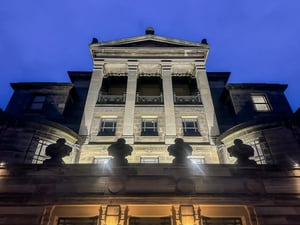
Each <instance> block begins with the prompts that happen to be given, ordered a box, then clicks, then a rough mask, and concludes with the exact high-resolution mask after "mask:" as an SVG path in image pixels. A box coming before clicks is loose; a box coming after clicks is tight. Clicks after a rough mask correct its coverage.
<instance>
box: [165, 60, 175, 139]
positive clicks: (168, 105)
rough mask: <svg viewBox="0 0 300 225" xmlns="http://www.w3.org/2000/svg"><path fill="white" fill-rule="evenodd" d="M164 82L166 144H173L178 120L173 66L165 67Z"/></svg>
mask: <svg viewBox="0 0 300 225" xmlns="http://www.w3.org/2000/svg"><path fill="white" fill-rule="evenodd" d="M162 80H163V92H164V110H165V124H166V126H165V130H166V134H165V144H173V143H174V140H175V138H176V120H175V109H174V99H173V86H172V75H171V66H168V65H163V67H162Z"/></svg>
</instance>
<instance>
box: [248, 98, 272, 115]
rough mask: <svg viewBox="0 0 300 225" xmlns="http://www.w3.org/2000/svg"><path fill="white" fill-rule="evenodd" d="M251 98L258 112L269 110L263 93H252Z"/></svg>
mask: <svg viewBox="0 0 300 225" xmlns="http://www.w3.org/2000/svg"><path fill="white" fill-rule="evenodd" d="M251 98H252V102H253V104H254V108H255V110H256V111H259V112H268V111H271V108H270V105H269V103H268V100H267V97H266V96H265V95H252V96H251Z"/></svg>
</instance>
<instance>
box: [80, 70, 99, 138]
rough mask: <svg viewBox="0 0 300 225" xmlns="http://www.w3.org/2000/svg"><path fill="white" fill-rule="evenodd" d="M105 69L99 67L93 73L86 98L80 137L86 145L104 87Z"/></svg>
mask: <svg viewBox="0 0 300 225" xmlns="http://www.w3.org/2000/svg"><path fill="white" fill-rule="evenodd" d="M102 80H103V67H102V66H101V67H100V66H98V68H97V69H94V71H93V73H92V78H91V82H90V87H89V91H88V95H87V98H86V103H85V107H84V112H83V116H82V119H81V124H80V129H79V135H81V136H82V137H84V138H85V143H88V141H89V136H90V130H91V124H92V121H93V116H94V110H95V107H96V103H97V100H98V96H99V91H100V88H101V86H102Z"/></svg>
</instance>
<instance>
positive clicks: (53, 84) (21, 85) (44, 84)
mask: <svg viewBox="0 0 300 225" xmlns="http://www.w3.org/2000/svg"><path fill="white" fill-rule="evenodd" d="M10 86H11V87H12V88H13V89H14V90H18V89H39V88H41V87H52V88H54V87H73V84H72V83H64V82H20V83H11V84H10Z"/></svg>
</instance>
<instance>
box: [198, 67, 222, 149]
mask: <svg viewBox="0 0 300 225" xmlns="http://www.w3.org/2000/svg"><path fill="white" fill-rule="evenodd" d="M196 80H197V85H198V89H199V91H200V95H201V100H202V103H203V106H204V110H205V115H206V121H207V126H208V133H209V140H210V144H212V145H215V139H216V137H217V136H218V135H219V134H220V132H219V126H218V122H217V117H216V113H215V109H214V105H213V100H212V96H211V92H210V88H209V84H208V79H207V74H206V70H205V67H204V65H196Z"/></svg>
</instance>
